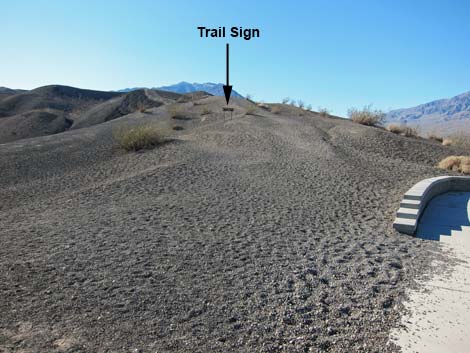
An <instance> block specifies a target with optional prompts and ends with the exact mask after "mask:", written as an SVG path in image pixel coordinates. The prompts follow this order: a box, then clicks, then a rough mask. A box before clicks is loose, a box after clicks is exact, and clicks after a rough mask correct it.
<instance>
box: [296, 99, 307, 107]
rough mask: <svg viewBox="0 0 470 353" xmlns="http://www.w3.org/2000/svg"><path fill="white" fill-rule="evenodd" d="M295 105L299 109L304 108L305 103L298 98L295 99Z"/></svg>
mask: <svg viewBox="0 0 470 353" xmlns="http://www.w3.org/2000/svg"><path fill="white" fill-rule="evenodd" d="M297 106H298V107H299V108H300V109H304V106H305V103H304V101H303V100H302V99H299V100H298V101H297Z"/></svg>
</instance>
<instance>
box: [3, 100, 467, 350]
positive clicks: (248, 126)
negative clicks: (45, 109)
mask: <svg viewBox="0 0 470 353" xmlns="http://www.w3.org/2000/svg"><path fill="white" fill-rule="evenodd" d="M178 104H179V105H180V106H181V107H180V110H182V111H184V112H185V114H186V116H187V117H188V119H180V120H178V119H172V118H171V115H169V114H168V112H167V110H168V107H167V106H161V107H156V108H152V109H150V110H149V111H147V112H145V113H134V114H130V115H127V116H125V117H123V118H119V119H117V120H114V121H112V122H108V123H105V124H100V125H96V126H92V127H89V128H84V129H78V130H72V131H69V132H66V133H62V134H59V135H52V136H46V137H39V138H33V139H28V140H19V141H16V142H11V143H8V144H4V145H0V170H1V172H0V199H1V203H0V244H1V246H0V313H1V315H0V352H61V351H66V352H323V351H326V352H394V351H397V350H398V347H394V346H393V345H392V344H390V343H388V336H389V332H390V330H391V328H392V327H393V326H395V325H397V323H398V322H399V318H400V313H401V309H402V305H401V301H402V300H403V298H404V290H405V289H406V288H409V287H410V286H412V285H413V283H414V280H415V279H416V278H417V277H418V276H420V275H421V274H423V273H426V269H427V265H428V264H429V262H430V261H431V260H432V259H433V258H434V257H435V256H437V254H438V252H437V251H438V245H437V244H436V243H433V242H429V241H424V240H420V239H416V238H413V237H410V236H406V235H401V234H399V233H396V232H395V231H394V230H393V229H392V221H393V218H394V212H395V211H396V209H397V208H398V204H399V201H400V199H401V197H402V195H403V193H404V192H405V191H406V190H407V189H408V188H409V187H411V186H412V185H413V184H414V183H415V182H417V181H419V180H421V179H423V178H425V177H430V176H435V175H439V174H442V171H439V170H437V169H436V168H435V167H434V165H436V163H437V162H438V161H439V160H440V159H442V158H443V157H445V156H447V155H450V154H456V153H457V152H458V151H454V150H453V149H452V148H451V147H442V146H441V145H439V144H437V143H434V142H432V141H428V140H422V139H413V138H406V137H401V136H396V135H393V134H391V133H389V132H386V131H384V130H381V129H377V128H371V127H364V126H361V125H357V124H353V123H351V122H349V121H346V120H342V119H335V118H329V117H322V116H320V115H318V114H315V113H307V112H304V111H301V110H299V109H296V108H292V107H287V106H276V109H275V110H274V106H270V108H268V109H263V108H259V107H258V108H254V105H253V104H251V103H249V102H247V101H242V100H234V102H233V104H234V106H235V108H236V109H235V115H234V117H233V119H231V120H229V119H224V118H223V114H222V112H221V107H222V106H223V105H224V104H225V102H224V99H223V98H220V97H218V98H216V97H209V98H207V97H206V98H202V99H200V100H199V101H197V102H191V101H189V102H184V103H178ZM202 109H205V111H204V113H201V112H202ZM271 109H272V110H273V111H270V110H271ZM208 111H209V112H208ZM274 111H276V114H275V113H274ZM247 112H248V113H249V114H246V113H247ZM142 121H154V122H157V123H161V124H163V125H166V126H167V127H168V126H170V127H171V125H173V126H176V125H178V126H181V127H182V128H183V130H180V131H174V132H173V137H172V138H171V141H170V142H168V143H166V144H164V145H162V146H160V147H159V148H156V149H154V150H151V151H145V152H144V153H124V152H122V151H120V150H119V149H117V148H116V146H115V142H114V141H113V138H112V130H113V127H115V126H118V125H119V124H128V123H140V122H142ZM163 125H162V126H163Z"/></svg>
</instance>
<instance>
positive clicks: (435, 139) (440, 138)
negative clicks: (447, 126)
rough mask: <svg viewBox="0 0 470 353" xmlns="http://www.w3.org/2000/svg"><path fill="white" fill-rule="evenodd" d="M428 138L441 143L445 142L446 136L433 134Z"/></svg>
mask: <svg viewBox="0 0 470 353" xmlns="http://www.w3.org/2000/svg"><path fill="white" fill-rule="evenodd" d="M428 138H429V139H430V140H433V141H437V142H440V143H442V144H443V143H444V138H443V137H441V136H437V135H434V134H431V135H429V136H428Z"/></svg>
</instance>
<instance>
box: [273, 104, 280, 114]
mask: <svg viewBox="0 0 470 353" xmlns="http://www.w3.org/2000/svg"><path fill="white" fill-rule="evenodd" d="M271 113H273V114H280V113H281V107H280V106H278V105H275V106H274V107H272V108H271Z"/></svg>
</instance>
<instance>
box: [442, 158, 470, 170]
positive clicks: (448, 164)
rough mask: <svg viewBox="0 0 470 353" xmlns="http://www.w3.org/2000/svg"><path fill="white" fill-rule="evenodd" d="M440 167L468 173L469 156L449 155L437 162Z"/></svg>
mask: <svg viewBox="0 0 470 353" xmlns="http://www.w3.org/2000/svg"><path fill="white" fill-rule="evenodd" d="M438 167H439V168H441V169H446V170H452V171H454V172H460V173H463V174H470V157H468V156H449V157H447V158H445V159H443V160H442V161H440V162H439V164H438Z"/></svg>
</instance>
